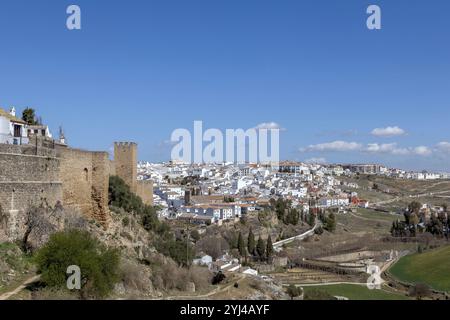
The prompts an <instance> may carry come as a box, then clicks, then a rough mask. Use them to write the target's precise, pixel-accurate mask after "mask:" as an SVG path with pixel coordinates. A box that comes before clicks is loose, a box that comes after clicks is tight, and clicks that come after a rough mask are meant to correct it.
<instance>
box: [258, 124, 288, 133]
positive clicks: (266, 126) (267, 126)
mask: <svg viewBox="0 0 450 320" xmlns="http://www.w3.org/2000/svg"><path fill="white" fill-rule="evenodd" d="M254 129H256V130H262V129H267V130H273V129H278V130H280V131H285V130H286V129H285V128H282V127H281V126H280V125H279V124H278V123H276V122H263V123H260V124H258V125H257V126H256V127H255V128H254Z"/></svg>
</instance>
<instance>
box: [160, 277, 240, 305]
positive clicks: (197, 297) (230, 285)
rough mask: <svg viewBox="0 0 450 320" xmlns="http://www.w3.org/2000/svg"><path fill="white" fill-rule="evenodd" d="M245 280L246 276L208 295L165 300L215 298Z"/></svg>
mask: <svg viewBox="0 0 450 320" xmlns="http://www.w3.org/2000/svg"><path fill="white" fill-rule="evenodd" d="M244 279H245V276H241V277H240V278H239V279H238V280H236V281H233V283H231V284H229V285H226V286H225V287H223V288H216V289H214V290H212V291H211V292H208V293H206V294H203V295H198V296H196V295H190V296H172V297H166V298H164V300H185V299H195V300H197V299H204V298H209V297H211V296H213V295H215V294H218V293H222V292H225V291H227V290H228V289H230V288H231V287H233V286H234V285H235V283H240V282H241V281H242V280H244Z"/></svg>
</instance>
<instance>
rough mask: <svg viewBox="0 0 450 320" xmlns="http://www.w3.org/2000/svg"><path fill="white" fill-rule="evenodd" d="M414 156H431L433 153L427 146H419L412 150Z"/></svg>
mask: <svg viewBox="0 0 450 320" xmlns="http://www.w3.org/2000/svg"><path fill="white" fill-rule="evenodd" d="M412 152H413V154H416V155H418V156H429V155H430V154H432V151H431V149H430V148H428V147H425V146H419V147H415V148H414V149H412Z"/></svg>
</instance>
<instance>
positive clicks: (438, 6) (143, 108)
mask: <svg viewBox="0 0 450 320" xmlns="http://www.w3.org/2000/svg"><path fill="white" fill-rule="evenodd" d="M70 4H77V5H79V6H80V7H81V10H82V30H79V31H69V30H67V29H66V18H67V14H66V8H67V6H68V5H70ZM370 4H377V5H379V6H380V7H381V10H382V29H381V30H377V31H370V30H368V29H367V28H366V18H367V14H366V8H367V7H368V5H370ZM449 12H450V2H449V1H447V0H434V1H425V0H396V1H376V0H373V1H360V0H345V1H343V0H339V1H338V0H327V1H322V0H310V1H300V0H293V1H288V0H281V1H275V0H271V1H265V0H183V1H182V0H177V1H175V0H158V1H148V0H146V1H144V0H142V1H138V0H131V1H123V0H122V1H104V0H96V1H92V0H91V1H85V0H72V1H63V0H53V1H51V0H39V1H25V0H14V1H6V0H2V1H1V2H0V45H1V47H0V48H1V49H0V106H2V107H4V108H8V107H9V106H11V105H14V106H16V107H17V108H18V109H19V110H21V109H23V108H24V107H25V106H31V107H34V108H35V109H36V110H37V112H38V114H39V115H41V116H42V118H43V119H44V121H45V122H46V123H47V124H48V125H50V127H51V129H52V131H53V132H54V133H55V134H56V133H57V129H58V126H59V125H63V127H64V129H65V131H66V135H67V138H68V141H69V143H70V144H71V145H73V146H76V147H81V148H86V149H92V150H109V148H110V147H111V146H112V142H113V141H117V140H124V141H129V140H131V141H136V142H138V143H139V158H140V159H142V160H150V161H161V160H167V159H168V158H169V157H170V147H169V146H167V145H166V144H164V141H166V140H168V139H170V135H171V132H172V131H173V130H174V129H176V128H187V129H192V126H193V121H194V120H202V121H203V122H204V126H205V127H207V128H219V129H226V128H245V129H247V128H251V127H254V126H256V125H258V124H260V123H264V122H266V123H267V122H275V123H277V124H279V125H280V126H281V127H282V128H285V130H284V131H283V132H282V134H281V141H280V142H281V158H283V159H292V160H308V159H316V160H317V161H323V160H325V161H327V162H330V163H334V162H380V163H385V164H387V165H390V166H395V167H402V168H406V169H429V170H445V171H450V165H449V163H450V161H449V160H450V143H448V142H450V133H449V132H450V131H449V124H450V113H449V110H450V24H449V23H448V15H449ZM388 127H391V128H390V129H389V128H388ZM376 128H379V129H386V128H388V129H387V130H384V131H383V130H378V131H377V132H378V135H374V134H373V133H372V131H373V130H374V129H376ZM399 129H400V130H399ZM383 133H384V134H386V133H391V134H393V133H396V134H397V135H394V136H392V135H391V136H386V135H383ZM380 134H381V135H380Z"/></svg>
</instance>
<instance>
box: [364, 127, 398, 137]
mask: <svg viewBox="0 0 450 320" xmlns="http://www.w3.org/2000/svg"><path fill="white" fill-rule="evenodd" d="M405 134H406V131H405V130H403V129H402V128H399V127H397V126H395V127H386V128H376V129H373V130H372V135H374V136H377V137H394V136H402V135H405Z"/></svg>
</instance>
